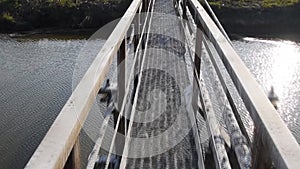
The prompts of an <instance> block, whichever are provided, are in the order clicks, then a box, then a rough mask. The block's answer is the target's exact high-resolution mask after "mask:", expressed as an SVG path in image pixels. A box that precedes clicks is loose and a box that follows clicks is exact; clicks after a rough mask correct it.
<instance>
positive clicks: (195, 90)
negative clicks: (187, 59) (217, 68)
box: [192, 26, 203, 112]
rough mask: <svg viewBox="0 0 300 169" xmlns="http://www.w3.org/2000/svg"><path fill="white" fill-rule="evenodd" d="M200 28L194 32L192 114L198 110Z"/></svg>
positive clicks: (201, 38) (200, 51)
mask: <svg viewBox="0 0 300 169" xmlns="http://www.w3.org/2000/svg"><path fill="white" fill-rule="evenodd" d="M202 34H203V33H202V30H201V29H200V26H197V32H196V45H195V56H194V81H193V100H192V105H193V109H194V112H197V110H198V109H199V108H198V96H199V90H200V89H199V87H198V85H197V81H198V79H197V77H198V78H200V65H201V54H202V41H203V35H202Z"/></svg>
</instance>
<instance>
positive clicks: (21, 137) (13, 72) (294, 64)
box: [0, 38, 300, 168]
mask: <svg viewBox="0 0 300 169" xmlns="http://www.w3.org/2000/svg"><path fill="white" fill-rule="evenodd" d="M0 39H1V38H0ZM102 44H103V41H102V40H94V41H87V40H84V39H81V40H80V39H70V40H57V39H38V40H34V41H31V40H28V39H27V40H22V41H17V40H11V39H6V40H4V39H2V40H0V65H1V67H0V79H1V80H0V102H1V104H0V126H1V128H0V165H1V166H0V168H23V167H24V166H25V165H26V163H27V161H28V160H29V158H30V157H31V155H32V153H33V152H34V150H35V149H36V147H37V146H38V144H39V142H40V141H41V139H42V138H43V137H44V135H45V133H46V131H47V130H48V128H49V127H50V125H51V123H52V122H53V121H54V119H55V117H56V116H57V114H58V113H59V111H60V109H61V108H62V106H63V105H64V103H65V102H66V100H67V99H68V97H69V96H70V94H71V92H72V87H73V84H72V82H73V80H74V79H73V73H74V70H78V67H80V70H81V71H83V70H84V69H86V68H87V67H88V65H89V64H90V63H91V61H92V60H93V58H94V57H95V56H96V53H97V51H98V50H99V49H100V47H101V45H102ZM86 46H88V48H86ZM234 46H235V47H236V49H237V51H238V53H239V54H241V58H242V59H243V61H244V62H245V64H246V65H247V67H248V68H249V69H250V71H251V72H252V73H253V74H254V76H255V78H256V80H257V81H258V83H259V84H261V86H262V88H263V89H264V91H265V92H266V93H268V91H269V90H270V86H271V85H273V86H274V88H275V92H276V93H277V95H278V96H279V99H280V106H279V107H280V108H279V113H280V115H281V117H282V118H283V120H284V121H285V122H286V124H287V125H288V127H289V128H290V129H291V131H292V133H293V134H294V136H295V137H296V138H297V140H298V142H300V126H299V124H300V117H299V112H300V111H299V110H300V106H299V104H300V101H299V100H300V45H299V44H296V43H294V42H290V41H270V40H259V39H251V38H246V39H244V40H241V41H235V42H234ZM78 56H81V57H80V58H81V59H80V61H78V60H77V57H78ZM82 56H86V57H82ZM83 58H85V59H83ZM76 63H77V65H76ZM78 64H79V65H78ZM75 72H76V71H75Z"/></svg>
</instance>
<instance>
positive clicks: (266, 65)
mask: <svg viewBox="0 0 300 169" xmlns="http://www.w3.org/2000/svg"><path fill="white" fill-rule="evenodd" d="M234 46H235V48H236V49H237V52H238V53H239V54H240V56H241V58H242V60H243V61H244V63H245V64H246V66H247V67H248V68H249V69H250V71H251V72H252V73H253V75H254V77H255V79H256V80H257V82H258V83H259V84H260V85H261V87H262V89H263V90H264V91H265V93H266V94H267V93H268V92H269V91H270V89H271V86H274V89H275V93H276V94H277V95H278V97H279V110H278V111H279V114H280V116H281V118H282V119H283V120H284V122H285V123H286V124H287V125H288V127H289V129H290V130H291V131H292V133H293V135H294V136H295V138H296V139H297V141H298V143H300V44H297V43H295V42H291V41H272V40H260V39H254V38H244V40H243V41H235V42H234Z"/></svg>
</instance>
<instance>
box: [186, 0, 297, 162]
mask: <svg viewBox="0 0 300 169" xmlns="http://www.w3.org/2000/svg"><path fill="white" fill-rule="evenodd" d="M187 6H188V8H189V9H190V10H192V11H193V14H194V20H196V22H197V23H200V24H201V26H202V28H203V30H204V32H205V34H206V35H207V37H208V39H209V40H210V41H211V42H212V44H213V46H214V47H215V49H216V51H217V53H218V55H219V56H220V58H221V60H222V62H223V64H224V66H225V67H226V69H227V71H228V73H229V75H230V77H231V78H232V80H233V83H234V85H235V87H236V89H237V91H238V93H239V94H240V96H241V98H242V100H243V101H244V103H245V106H246V108H247V110H248V111H249V112H250V115H251V117H252V119H253V121H254V123H255V126H256V132H259V135H258V137H257V138H255V139H256V140H258V142H261V144H259V146H261V147H257V149H264V151H267V152H268V156H269V157H270V158H271V160H272V162H273V165H274V166H275V167H276V168H298V167H299V166H300V161H299V159H300V147H299V145H298V143H297V142H296V140H295V138H294V137H293V135H292V134H291V132H290V131H289V129H288V128H287V126H286V125H285V124H284V122H283V121H282V119H281V118H280V116H279V114H278V113H277V111H276V110H275V109H274V107H273V106H272V105H271V103H270V102H269V100H268V98H267V97H266V95H265V94H264V92H263V91H262V90H261V88H260V86H259V85H258V83H257V82H256V81H255V79H254V78H253V76H252V74H251V73H250V72H249V70H248V69H247V67H246V66H245V65H244V63H243V62H242V60H241V59H240V57H239V56H238V54H237V53H236V52H235V50H234V49H233V47H232V46H231V45H230V43H229V42H228V41H227V39H226V37H224V35H223V34H222V32H221V31H220V30H219V28H218V27H217V26H216V25H215V23H214V22H213V20H212V19H211V18H210V17H209V15H208V14H207V13H206V12H205V10H204V8H203V7H202V6H201V4H200V3H199V2H198V1H197V0H187ZM258 156H259V154H258Z"/></svg>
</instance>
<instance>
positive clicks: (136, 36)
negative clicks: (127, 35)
mask: <svg viewBox="0 0 300 169" xmlns="http://www.w3.org/2000/svg"><path fill="white" fill-rule="evenodd" d="M136 15H137V17H136V18H135V26H134V28H135V32H134V52H136V51H137V46H138V44H139V40H140V36H141V35H140V33H141V10H140V8H139V10H138V12H137V14H136Z"/></svg>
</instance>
